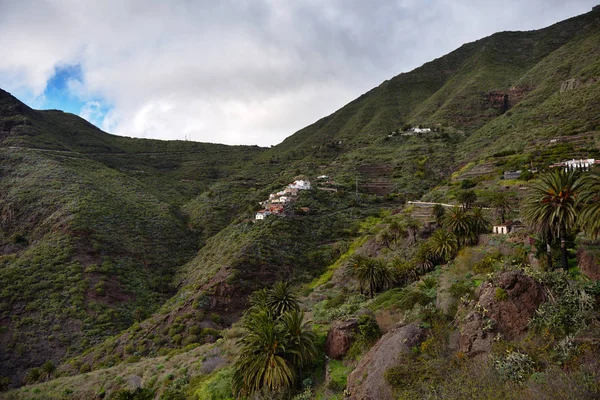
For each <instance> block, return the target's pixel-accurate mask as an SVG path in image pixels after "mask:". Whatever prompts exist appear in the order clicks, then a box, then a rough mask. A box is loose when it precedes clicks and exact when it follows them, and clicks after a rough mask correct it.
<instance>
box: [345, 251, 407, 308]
mask: <svg viewBox="0 0 600 400" xmlns="http://www.w3.org/2000/svg"><path fill="white" fill-rule="evenodd" d="M346 275H347V276H349V277H351V278H353V279H356V280H357V281H358V282H359V284H360V288H361V289H360V290H361V293H362V292H363V287H364V286H365V285H366V286H368V288H369V296H370V297H371V298H373V295H374V294H375V293H376V292H378V291H379V290H381V289H383V288H384V287H386V286H389V285H391V284H392V283H393V282H394V280H395V278H396V275H395V270H394V268H392V266H391V265H389V264H388V263H387V262H386V261H385V260H382V259H371V258H368V257H365V256H363V255H355V256H354V257H352V258H351V259H350V263H349V264H348V265H347V266H346Z"/></svg>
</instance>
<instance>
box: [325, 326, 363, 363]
mask: <svg viewBox="0 0 600 400" xmlns="http://www.w3.org/2000/svg"><path fill="white" fill-rule="evenodd" d="M357 332H358V320H357V319H351V320H348V321H336V322H334V323H333V324H332V325H331V327H330V328H329V331H328V332H327V341H326V342H325V353H326V354H327V356H328V357H330V358H334V359H336V360H339V359H341V358H343V357H344V356H345V355H346V353H347V352H348V350H349V349H350V346H352V343H353V342H354V337H355V336H356V333H357Z"/></svg>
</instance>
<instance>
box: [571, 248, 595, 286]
mask: <svg viewBox="0 0 600 400" xmlns="http://www.w3.org/2000/svg"><path fill="white" fill-rule="evenodd" d="M599 261H600V255H599V254H598V253H597V252H593V251H590V250H589V249H587V248H585V247H583V246H582V247H580V248H579V250H578V251H577V264H578V265H579V268H580V269H581V272H583V273H584V274H585V275H586V276H587V277H588V278H590V279H591V280H594V281H600V265H598V262H599Z"/></svg>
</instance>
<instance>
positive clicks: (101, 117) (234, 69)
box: [0, 0, 599, 146]
mask: <svg viewBox="0 0 600 400" xmlns="http://www.w3.org/2000/svg"><path fill="white" fill-rule="evenodd" d="M598 3H599V2H598V0H562V1H559V0H527V1H523V0H503V1H497V0H493V1H490V0H479V1H472V0H453V1H451V0H296V1H293V0H245V1H244V0H239V1H233V0H218V1H215V0H180V1H166V0H163V1H158V0H154V1H153V0H98V1H80V0H0V49H1V50H2V57H0V88H2V89H4V90H7V91H9V92H11V93H12V94H13V95H14V96H16V97H18V98H19V99H20V100H22V101H24V102H25V103H26V104H28V105H30V106H31V107H33V108H38V109H60V110H63V111H66V112H71V113H74V114H77V115H80V116H81V117H83V118H85V119H87V120H88V121H90V122H92V123H93V124H95V125H97V126H99V127H100V128H102V129H103V130H105V131H107V132H109V133H113V134H117V135H121V136H130V137H142V138H155V139H177V140H194V141H202V142H212V143H225V144H244V145H260V146H269V145H275V144H277V143H280V142H281V141H283V139H285V138H286V137H287V136H290V135H291V134H293V133H294V132H296V131H297V130H299V129H301V128H303V127H305V126H307V125H309V124H311V123H313V122H315V121H316V120H318V119H320V118H322V117H324V116H326V115H329V114H331V113H332V112H334V111H336V110H337V109H339V108H340V107H342V106H343V105H345V104H347V103H348V102H350V101H352V100H353V99H355V98H357V97H358V96H360V95H361V94H363V93H365V92H367V91H368V90H370V89H372V88H373V87H376V86H378V85H379V84H381V82H383V81H384V80H386V79H390V78H392V77H393V76H395V75H397V74H399V73H402V72H408V71H410V70H412V69H414V68H416V67H418V66H420V65H422V64H423V63H425V62H428V61H431V60H432V59H434V58H438V57H441V56H443V55H444V54H447V53H449V52H450V51H452V50H454V49H456V48H458V47H460V46H461V45H462V44H464V43H467V42H472V41H474V40H477V39H480V38H483V37H485V36H488V35H491V34H493V33H495V32H499V31H506V30H532V29H539V28H543V27H545V26H548V25H551V24H553V23H556V22H558V21H561V20H564V19H566V18H569V17H572V16H576V15H579V14H582V13H585V12H588V11H590V10H591V9H592V7H593V6H595V5H597V4H598Z"/></svg>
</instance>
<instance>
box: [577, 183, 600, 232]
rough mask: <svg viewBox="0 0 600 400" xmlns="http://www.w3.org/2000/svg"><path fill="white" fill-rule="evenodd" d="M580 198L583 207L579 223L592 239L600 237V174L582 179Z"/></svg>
mask: <svg viewBox="0 0 600 400" xmlns="http://www.w3.org/2000/svg"><path fill="white" fill-rule="evenodd" d="M581 183H582V186H581V196H580V198H579V200H580V201H581V203H582V204H583V209H582V210H581V214H580V215H579V225H580V226H581V227H582V229H583V231H584V232H585V234H586V235H587V236H589V237H590V238H592V239H597V238H599V237H600V175H597V174H594V175H586V176H584V177H582V180H581Z"/></svg>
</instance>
